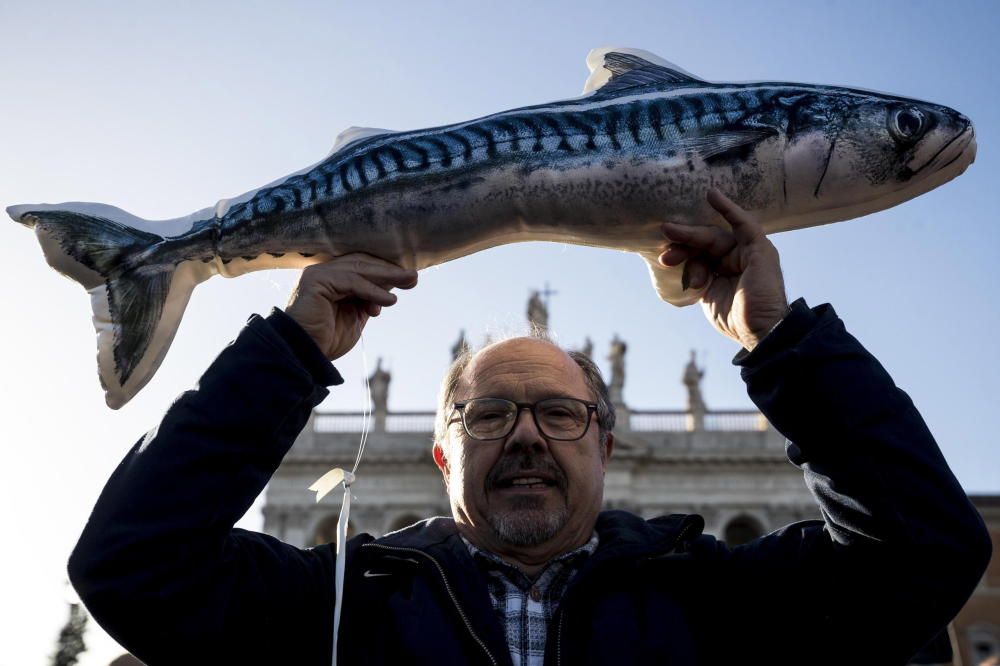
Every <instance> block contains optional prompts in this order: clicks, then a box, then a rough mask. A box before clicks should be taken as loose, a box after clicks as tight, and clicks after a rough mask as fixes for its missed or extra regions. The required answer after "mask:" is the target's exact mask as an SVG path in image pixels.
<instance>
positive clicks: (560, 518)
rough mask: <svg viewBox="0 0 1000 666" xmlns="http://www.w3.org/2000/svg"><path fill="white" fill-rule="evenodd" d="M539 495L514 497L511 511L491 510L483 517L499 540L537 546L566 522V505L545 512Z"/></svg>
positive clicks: (567, 516) (511, 543)
mask: <svg viewBox="0 0 1000 666" xmlns="http://www.w3.org/2000/svg"><path fill="white" fill-rule="evenodd" d="M543 502H544V500H543V499H542V498H541V497H520V498H517V501H516V503H515V504H516V505H523V506H515V507H514V509H513V510H504V511H492V512H490V514H489V515H488V516H486V520H487V521H488V522H489V524H490V527H492V528H493V532H494V533H495V534H496V536H497V538H498V539H500V541H502V542H504V543H506V544H509V545H511V546H537V545H539V544H542V543H545V542H546V541H548V540H549V539H551V538H552V537H554V536H555V535H556V534H558V533H559V530H561V529H562V528H563V526H564V525H565V524H566V523H567V521H569V507H567V506H566V505H565V504H564V505H563V506H562V508H560V509H558V510H556V511H547V510H546V509H545V507H544V506H541V505H542V504H543Z"/></svg>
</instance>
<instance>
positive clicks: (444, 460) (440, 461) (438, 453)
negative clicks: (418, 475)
mask: <svg viewBox="0 0 1000 666" xmlns="http://www.w3.org/2000/svg"><path fill="white" fill-rule="evenodd" d="M431 452H432V453H433V455H434V464H435V465H437V468H438V469H439V470H441V475H442V476H443V477H444V485H445V486H447V485H448V476H449V475H450V474H451V468H450V467H449V466H448V456H446V455H445V452H444V447H443V446H442V445H441V442H434V448H433V449H432V450H431Z"/></svg>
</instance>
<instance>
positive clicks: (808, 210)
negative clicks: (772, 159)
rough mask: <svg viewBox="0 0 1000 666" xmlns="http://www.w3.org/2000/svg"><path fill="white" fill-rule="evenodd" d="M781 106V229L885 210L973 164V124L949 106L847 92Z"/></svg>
mask: <svg viewBox="0 0 1000 666" xmlns="http://www.w3.org/2000/svg"><path fill="white" fill-rule="evenodd" d="M779 103H782V102H781V101H779ZM783 103H784V105H785V106H786V111H787V115H786V119H787V120H786V122H787V125H786V137H787V141H786V144H785V149H784V156H783V161H784V177H785V183H784V193H785V210H786V215H787V222H786V224H785V225H782V227H781V229H780V230H784V229H791V228H798V227H804V226H812V225H813V224H823V223H826V222H833V221H837V220H844V219H849V218H852V217H859V216H861V215H867V214H868V213H872V212H875V211H877V210H883V209H885V208H889V207H891V206H894V205H896V204H899V203H902V202H903V201H906V200H908V199H912V198H913V197H916V196H918V195H920V194H923V193H924V192H927V191H929V190H931V189H933V188H935V187H937V186H939V185H941V184H943V183H945V182H947V181H949V180H951V179H952V178H954V177H956V176H958V175H959V174H961V173H962V172H963V171H965V169H966V168H967V167H968V166H969V164H971V163H972V161H973V160H974V159H975V155H976V140H975V129H974V128H973V125H972V122H971V121H970V120H969V119H968V118H967V117H966V116H964V115H962V114H961V113H959V112H958V111H955V110H954V109H950V108H948V107H946V106H941V105H938V104H932V103H929V102H923V101H919V100H914V99H906V98H902V97H896V96H891V95H884V94H881V93H874V92H867V91H857V90H845V89H826V90H812V91H806V92H803V93H802V94H800V95H797V96H792V97H791V98H789V99H785V100H784V101H783Z"/></svg>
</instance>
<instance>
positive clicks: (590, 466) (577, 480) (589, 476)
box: [554, 442, 604, 494]
mask: <svg viewBox="0 0 1000 666" xmlns="http://www.w3.org/2000/svg"><path fill="white" fill-rule="evenodd" d="M593 447H594V448H593V449H592V451H588V452H581V451H580V450H575V451H572V452H570V451H556V452H554V457H555V460H556V464H558V465H559V466H560V467H562V470H563V472H564V473H565V474H566V477H567V479H568V480H569V486H570V493H571V494H572V493H574V491H575V490H582V489H586V490H587V491H592V490H593V488H595V487H600V486H601V485H603V484H604V464H603V462H602V461H601V456H600V452H599V451H598V450H597V442H594V443H593ZM588 494H589V493H588Z"/></svg>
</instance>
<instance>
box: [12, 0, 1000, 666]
mask: <svg viewBox="0 0 1000 666" xmlns="http://www.w3.org/2000/svg"><path fill="white" fill-rule="evenodd" d="M0 24H2V25H4V40H3V41H2V42H0V62H2V64H3V66H2V67H0V86H2V89H3V90H4V92H5V95H4V104H3V105H2V106H0V136H2V137H3V144H2V145H3V150H2V152H0V204H2V205H4V206H6V205H10V204H13V203H23V202H42V201H47V202H59V201H71V200H80V201H101V202H106V203H111V204H114V205H117V206H120V207H122V208H124V209H126V210H129V211H131V212H133V213H135V214H137V215H140V216H143V217H147V218H153V219H157V218H167V217H175V216H179V215H185V214H187V213H190V212H192V211H194V210H197V209H200V208H202V207H205V206H208V205H211V204H213V203H214V202H215V201H216V200H218V199H219V198H222V197H229V196H233V195H236V194H239V193H241V192H244V191H247V190H250V189H253V188H255V187H258V186H260V185H261V184H263V183H266V182H269V181H271V180H273V179H275V178H277V177H279V176H281V175H283V174H286V173H289V172H291V171H294V170H297V169H299V168H301V167H303V166H305V165H307V164H311V163H313V162H315V161H316V160H318V159H320V158H321V157H322V156H323V155H325V154H326V152H327V151H328V150H329V147H330V145H331V144H332V142H333V139H334V137H335V136H336V134H337V133H339V132H340V131H341V130H342V129H344V128H346V127H348V126H351V125H366V126H374V127H388V128H395V129H409V128H417V127H424V126H430V125H440V124H443V123H448V122H453V121H458V120H463V119H468V118H472V117H476V116H480V115H484V114H487V113H491V112H494V111H499V110H503V109H507V108H513V107H517V106H521V105H524V104H531V103H538V102H546V101H551V100H555V99H560V98H566V97H571V96H575V95H577V94H579V92H580V90H581V89H582V86H583V82H584V80H585V79H586V76H587V69H586V67H585V65H584V57H585V56H586V54H587V52H588V51H589V50H590V49H591V48H593V47H596V46H607V45H616V46H633V47H638V48H644V49H647V50H649V51H652V52H654V53H658V54H659V55H661V56H663V57H664V58H667V59H668V60H671V61H674V62H676V63H677V64H679V65H680V66H682V67H684V68H685V69H687V70H689V71H691V72H693V73H695V74H697V75H699V76H701V77H703V78H706V79H709V80H715V81H746V80H757V79H767V80H786V81H804V82H817V83H831V84H838V83H839V84H848V85H852V86H857V87H864V88H871V89H875V90H884V91H888V92H893V93H897V94H901V95H906V96H911V97H916V98H921V99H927V100H931V101H934V102H939V103H942V104H947V105H949V106H952V107H953V108H956V109H958V110H960V111H962V112H963V113H965V114H966V115H968V116H969V117H971V118H972V119H973V121H974V122H975V124H976V131H977V139H978V143H979V154H978V157H977V161H976V163H975V164H974V165H973V166H972V167H971V168H970V169H969V170H968V172H967V173H966V174H965V175H963V176H961V177H960V178H958V179H957V180H955V181H953V182H951V183H949V184H947V185H945V186H944V187H942V188H940V189H939V190H936V191H933V192H931V193H928V194H926V195H924V196H922V197H920V198H918V199H916V200H914V201H911V202H909V203H906V204H904V205H902V206H900V207H897V208H895V209H893V210H890V211H886V212H883V213H879V214H876V215H872V216H869V217H867V218H864V219H861V220H856V221H850V222H845V223H841V224H835V225H829V226H826V227H821V228H816V229H809V230H802V231H795V232H790V233H787V234H782V235H777V236H775V237H774V242H775V244H776V245H777V247H778V249H779V251H780V252H781V256H782V265H783V268H784V270H785V276H786V283H787V287H788V292H789V296H790V297H791V298H795V297H798V296H804V297H805V298H806V299H807V300H808V301H809V302H810V303H812V304H818V303H821V302H831V303H833V305H834V306H835V307H836V308H837V310H838V312H839V313H840V314H841V316H842V317H843V318H844V320H845V321H846V323H847V326H848V328H849V329H850V330H852V331H853V332H854V333H855V334H856V335H857V336H858V337H859V338H860V339H861V340H862V342H864V343H865V345H866V346H867V347H868V348H869V349H870V350H871V351H872V352H873V353H874V354H875V355H876V356H877V357H878V358H879V359H880V360H881V361H882V362H883V364H884V365H885V366H886V367H887V369H888V370H889V372H890V373H891V374H892V375H893V377H894V378H895V379H896V381H897V383H898V384H899V385H900V386H901V387H903V388H904V389H905V390H906V391H907V392H908V393H909V394H910V395H911V397H912V398H913V399H914V401H915V403H916V404H917V406H918V407H919V408H920V409H921V411H922V413H923V414H924V417H925V419H926V421H927V422H928V425H929V426H930V428H931V430H932V432H934V434H935V435H936V436H937V438H938V440H939V442H940V444H941V448H942V450H943V451H944V453H945V455H946V457H947V458H948V460H949V462H950V463H951V464H952V466H953V469H954V470H955V473H956V475H957V476H958V478H959V480H960V481H961V482H962V483H963V485H964V486H965V487H966V488H967V489H969V490H970V491H974V492H994V493H996V492H1000V454H998V453H997V450H998V447H997V446H996V444H997V435H996V433H997V432H998V431H1000V410H998V409H997V408H996V404H997V401H996V397H995V396H997V395H998V394H1000V352H998V347H997V345H996V344H995V343H994V340H993V338H994V333H995V331H996V330H997V329H998V326H1000V314H998V312H1000V308H998V307H997V306H998V297H997V296H996V291H997V289H996V288H997V286H998V283H1000V281H998V279H997V276H996V266H997V265H998V263H1000V261H998V260H1000V231H998V225H997V222H996V220H997V215H996V209H997V204H998V203H1000V196H998V190H1000V188H998V186H997V183H998V182H1000V162H998V157H997V153H996V150H995V148H994V147H995V146H996V145H997V139H998V134H1000V112H998V106H1000V104H998V102H1000V100H998V93H997V91H996V85H995V82H996V70H997V68H998V66H1000V52H998V47H997V45H996V35H995V27H996V25H998V24H1000V4H997V3H995V2H987V1H983V2H953V3H940V2H929V1H921V0H909V1H907V2H879V3H872V2H860V1H859V2H836V1H832V0H830V1H827V2H819V1H816V2H760V3H745V2H690V3H682V2H664V1H662V0H658V1H656V2H627V1H621V2H616V3H609V2H606V1H605V2H518V1H515V2H505V3H503V4H502V5H501V4H497V3H458V2H456V3H445V2H420V3H402V2H400V3H396V4H392V3H346V2H325V3H319V2H283V3H281V4H279V3H277V2H273V3H268V2H215V3H195V2H178V3H153V2H132V3H128V4H125V3H113V2H103V3H102V2H72V3H70V2H36V3H30V4H29V3H16V4H15V3H5V4H4V5H2V6H0ZM0 243H2V245H0V247H3V249H4V258H3V261H2V264H0V271H2V279H0V294H2V298H3V301H2V302H3V303H4V305H5V309H6V312H7V318H6V320H5V321H7V326H5V327H4V328H3V330H2V332H0V355H2V356H0V362H2V366H0V367H3V368H4V379H5V381H4V382H2V386H0V392H2V394H0V398H2V399H0V410H2V418H0V441H2V446H3V450H4V454H5V455H4V459H5V462H6V464H5V465H3V466H2V468H0V492H2V493H3V496H2V497H3V501H2V502H0V524H2V525H4V527H5V532H6V533H5V539H4V541H5V544H7V545H8V547H6V548H4V549H3V553H2V554H0V589H3V590H4V594H3V595H2V596H0V632H2V634H3V635H4V637H5V638H4V640H3V641H2V645H0V666H7V665H14V664H17V665H21V664H41V663H44V662H45V661H46V658H47V655H48V653H49V651H50V650H51V648H52V645H53V643H54V640H55V637H56V634H57V631H58V628H59V626H60V625H61V623H62V622H63V621H64V618H65V605H64V604H65V601H64V597H65V586H64V577H65V574H64V568H65V561H66V558H67V556H68V554H69V550H70V549H71V548H72V545H73V543H74V541H75V539H76V537H77V535H78V534H79V531H80V529H81V528H82V525H83V523H84V521H85V520H86V517H87V515H88V512H89V510H90V507H91V506H92V505H93V502H94V501H95V499H96V497H97V494H98V493H99V491H100V489H101V487H102V485H103V483H104V481H105V479H106V478H107V476H108V475H109V474H110V472H111V470H112V469H113V468H114V466H115V465H116V464H117V462H118V460H120V458H121V457H122V456H123V455H124V453H125V452H126V450H127V449H128V448H129V446H130V445H131V443H132V442H133V441H134V440H135V439H136V438H137V437H138V436H139V435H140V434H141V433H142V432H143V431H144V430H146V429H148V428H150V427H152V426H153V425H154V424H155V423H156V421H157V419H158V417H159V415H160V414H161V413H162V412H163V410H164V409H165V408H166V406H167V405H169V403H170V401H171V399H172V397H173V396H175V395H177V394H178V393H179V392H180V391H182V390H184V388H186V387H188V386H190V385H192V384H193V383H194V382H195V381H196V380H197V378H198V376H199V374H200V372H201V371H202V370H203V369H204V368H205V366H206V365H207V364H208V363H209V362H210V361H211V359H212V358H213V357H214V356H215V354H217V353H218V351H219V350H220V349H221V347H222V346H223V345H224V344H225V343H226V342H227V341H228V340H229V339H231V338H232V337H233V336H234V335H235V334H236V332H237V331H238V330H239V328H240V326H241V325H242V323H243V322H244V321H245V320H246V318H247V317H248V316H249V315H250V313H252V312H266V311H267V310H268V309H269V308H270V307H271V306H272V305H281V304H283V303H284V302H285V300H286V298H287V295H288V291H289V289H290V288H291V285H292V284H293V282H294V278H295V275H294V273H292V272H270V273H259V274H254V275H250V276H246V277H242V278H239V279H238V280H223V279H221V278H216V279H213V280H211V281H209V282H208V283H206V284H205V285H203V286H201V287H199V289H198V290H197V291H196V292H195V295H194V297H193V299H192V302H191V305H190V306H189V309H188V313H187V315H186V317H185V320H184V322H183V323H182V325H181V328H180V331H179V333H178V335H177V338H176V341H175V343H174V346H173V348H172V349H171V351H170V354H169V355H168V357H167V359H166V361H165V363H164V365H163V366H162V367H161V369H160V371H159V373H158V374H157V376H156V377H155V379H154V380H153V381H152V383H151V384H150V385H149V386H148V387H147V388H146V389H145V390H144V391H143V392H142V393H141V394H140V395H139V396H138V397H137V398H136V399H135V400H133V402H132V403H130V404H129V405H128V406H126V407H125V408H124V409H122V410H121V411H118V412H112V411H110V410H108V409H107V408H106V407H105V406H104V402H103V396H102V394H101V391H100V389H99V386H98V382H97V376H96V369H95V364H94V338H93V329H92V327H91V323H90V306H89V302H88V298H87V297H86V295H85V293H84V292H83V291H82V290H81V289H80V288H79V287H78V286H76V285H74V284H72V283H70V282H69V281H67V280H66V279H64V278H62V277H61V276H59V275H57V274H56V273H55V272H54V271H52V270H51V269H50V268H49V267H48V266H47V265H46V264H45V262H44V260H43V258H42V256H41V252H40V251H39V249H38V246H37V243H36V241H35V239H34V238H33V236H32V234H31V233H29V232H28V231H27V230H25V229H24V228H22V227H20V226H18V225H16V224H14V223H12V222H8V223H7V224H0ZM546 281H548V282H549V283H551V285H552V286H553V288H555V289H556V290H558V292H559V293H558V294H557V295H556V296H554V297H553V299H552V304H551V314H552V316H551V321H552V325H553V327H554V329H555V331H556V333H557V334H558V336H559V338H560V340H561V341H562V342H564V343H565V344H567V345H570V346H577V345H580V344H582V341H583V338H584V336H586V335H589V336H590V337H591V338H592V339H593V340H594V342H595V346H596V349H597V352H598V353H599V355H600V356H601V357H602V360H603V357H604V356H605V355H606V351H607V348H608V344H609V342H610V340H611V338H612V336H613V335H614V334H618V335H620V336H621V337H622V338H624V339H625V340H626V341H628V343H629V352H628V361H627V363H628V365H627V372H628V379H627V385H626V390H625V397H626V400H627V401H628V402H629V403H630V404H631V405H633V406H635V407H644V408H654V407H663V408H678V407H681V406H682V405H683V403H684V391H683V387H682V385H681V383H680V375H681V371H682V369H683V366H684V363H685V362H686V360H687V356H688V350H690V349H697V350H698V351H699V353H700V355H701V358H702V360H703V362H704V363H705V365H706V366H707V375H706V378H705V382H704V392H705V396H706V400H707V402H708V404H709V406H710V407H713V408H720V407H748V406H750V403H749V401H748V399H747V398H746V395H745V392H744V390H743V387H742V383H741V382H740V380H739V377H738V374H737V373H736V371H735V369H734V368H732V367H731V366H730V364H729V360H730V358H731V357H732V355H733V354H734V353H735V352H736V351H737V350H736V348H735V345H734V343H732V342H730V341H728V340H726V339H724V338H721V337H720V336H719V335H718V334H716V333H715V332H714V331H713V330H712V329H711V328H710V327H709V325H708V324H707V323H706V322H705V321H704V319H703V317H702V314H701V312H700V310H699V309H698V308H685V309H677V308H674V307H672V306H668V305H665V304H663V303H661V302H660V301H659V300H658V299H657V298H656V297H655V295H654V293H653V290H652V288H651V287H650V284H649V279H648V275H647V273H646V269H645V266H644V265H643V263H642V261H641V260H640V259H638V258H637V257H634V256H629V255H623V254H619V253H615V252H611V251H606V250H594V249H586V248H577V247H568V246H561V245H551V244H531V245H521V246H509V247H504V248H498V249H495V250H491V251H488V252H484V253H480V254H477V255H475V256H472V257H468V258H465V259H462V260H459V261H456V262H452V263H450V264H446V265H444V266H441V267H439V268H436V269H431V270H428V271H425V272H424V274H422V275H421V284H420V286H419V288H418V289H416V290H415V291H413V292H411V293H405V294H403V295H402V297H401V298H400V302H399V304H398V305H397V306H395V307H394V308H391V309H390V310H388V311H387V312H386V313H385V315H384V316H383V317H381V318H380V319H378V320H375V321H374V322H373V323H372V325H371V326H370V327H369V331H368V333H367V335H366V348H367V351H368V355H369V357H370V359H369V360H370V362H372V363H373V362H374V358H375V357H376V356H382V357H384V358H385V359H386V362H387V363H388V364H389V366H390V367H391V369H392V372H393V375H394V381H393V387H392V394H391V398H390V401H391V402H390V404H391V406H392V407H393V408H394V409H429V408H431V407H432V405H433V399H434V394H435V391H436V388H437V382H438V379H439V378H440V376H441V374H442V372H443V370H444V368H445V365H446V363H447V360H448V349H449V347H450V346H451V344H452V343H453V342H454V340H455V338H456V336H457V334H458V330H459V329H460V328H465V329H467V330H468V331H469V334H470V337H471V338H472V339H473V340H475V341H478V340H480V339H481V338H482V336H483V335H484V334H485V333H486V332H487V331H489V330H499V329H505V328H510V327H515V326H518V325H520V324H521V323H522V322H523V319H524V308H525V302H526V300H527V297H528V294H529V292H530V290H531V289H533V288H538V287H541V286H542V285H543V284H544V283H545V282H546ZM604 365H605V367H606V366H607V364H606V363H604ZM338 366H339V367H340V369H341V370H342V371H343V373H344V374H345V376H346V377H347V384H346V385H345V386H344V387H343V388H342V389H341V390H338V391H336V392H335V393H334V395H333V396H331V398H330V400H329V401H328V402H327V403H326V405H325V407H326V408H328V409H345V410H354V409H360V408H361V407H362V405H363V395H362V383H361V376H362V372H361V359H360V356H359V354H357V353H352V354H351V355H349V356H348V357H345V359H343V361H342V362H341V363H340V364H338ZM244 524H245V525H247V526H250V527H255V526H259V524H260V517H259V514H258V513H257V509H256V508H255V509H253V510H251V513H250V514H248V516H247V517H246V518H245V519H244ZM89 638H90V642H91V645H92V646H93V647H92V650H91V652H90V653H88V655H87V657H86V658H85V660H84V661H83V662H82V664H83V666H94V665H97V664H106V663H107V662H108V661H110V659H111V658H112V657H113V656H115V655H116V654H118V652H119V649H118V648H117V647H116V646H115V645H114V644H113V643H112V642H111V641H110V639H108V638H107V637H105V636H103V635H102V634H101V633H100V632H99V631H92V632H91V634H90V637H89Z"/></svg>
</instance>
